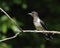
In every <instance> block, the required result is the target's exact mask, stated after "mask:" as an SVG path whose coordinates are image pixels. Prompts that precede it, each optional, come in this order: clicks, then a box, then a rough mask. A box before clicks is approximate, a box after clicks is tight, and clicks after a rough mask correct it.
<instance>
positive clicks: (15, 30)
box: [11, 25, 19, 32]
mask: <svg viewBox="0 0 60 48" xmlns="http://www.w3.org/2000/svg"><path fill="white" fill-rule="evenodd" d="M11 28H12V30H13V31H14V32H17V31H19V29H18V28H17V26H15V25H13V26H11Z"/></svg>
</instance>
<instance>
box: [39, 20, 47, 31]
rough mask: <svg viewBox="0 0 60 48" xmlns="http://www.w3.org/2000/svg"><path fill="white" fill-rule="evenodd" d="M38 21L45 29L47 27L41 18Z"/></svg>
mask: <svg viewBox="0 0 60 48" xmlns="http://www.w3.org/2000/svg"><path fill="white" fill-rule="evenodd" d="M40 23H41V25H42V27H43V28H44V29H45V30H47V27H46V25H45V23H44V22H43V21H42V20H41V21H40Z"/></svg>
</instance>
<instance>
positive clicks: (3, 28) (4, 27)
mask: <svg viewBox="0 0 60 48" xmlns="http://www.w3.org/2000/svg"><path fill="white" fill-rule="evenodd" d="M2 32H3V33H6V32H7V25H6V24H2Z"/></svg>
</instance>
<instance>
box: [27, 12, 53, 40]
mask: <svg viewBox="0 0 60 48" xmlns="http://www.w3.org/2000/svg"><path fill="white" fill-rule="evenodd" d="M28 14H29V15H31V16H32V17H33V24H34V26H35V28H36V30H40V31H44V30H48V29H47V27H46V25H45V23H44V22H43V21H42V20H41V19H40V18H39V16H38V13H37V12H36V11H32V12H31V13H28ZM45 36H46V39H47V40H50V39H52V36H51V34H50V33H49V34H45Z"/></svg>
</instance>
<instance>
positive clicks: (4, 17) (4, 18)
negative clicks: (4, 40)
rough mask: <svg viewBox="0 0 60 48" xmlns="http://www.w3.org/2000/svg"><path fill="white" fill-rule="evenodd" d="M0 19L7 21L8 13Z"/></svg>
mask: <svg viewBox="0 0 60 48" xmlns="http://www.w3.org/2000/svg"><path fill="white" fill-rule="evenodd" d="M0 20H1V21H6V20H8V18H7V16H6V15H3V16H2V17H1V19H0Z"/></svg>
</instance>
